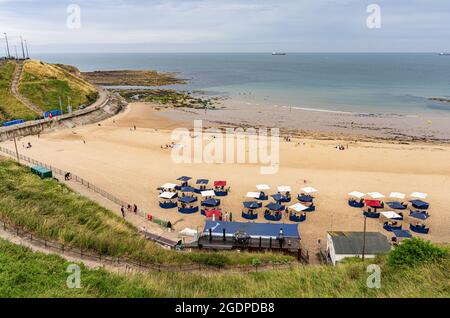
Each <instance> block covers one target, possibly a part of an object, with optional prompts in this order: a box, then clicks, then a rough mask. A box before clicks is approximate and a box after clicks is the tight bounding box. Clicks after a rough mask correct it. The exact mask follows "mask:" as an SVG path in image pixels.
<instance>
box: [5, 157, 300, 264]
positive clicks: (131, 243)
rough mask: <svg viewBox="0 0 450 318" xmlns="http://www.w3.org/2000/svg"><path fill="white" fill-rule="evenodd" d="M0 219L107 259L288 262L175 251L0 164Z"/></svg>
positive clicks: (25, 171)
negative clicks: (162, 247) (162, 246)
mask: <svg viewBox="0 0 450 318" xmlns="http://www.w3.org/2000/svg"><path fill="white" fill-rule="evenodd" d="M0 180H1V182H0V217H1V218H2V219H6V220H8V221H9V222H11V223H12V224H15V225H18V226H21V227H23V228H25V229H27V230H28V231H29V232H31V233H33V234H35V235H37V236H39V237H41V238H45V239H49V240H53V241H57V242H59V243H63V244H65V245H67V246H73V247H77V248H83V249H84V250H92V251H95V252H98V253H102V254H103V255H109V256H113V257H118V256H120V257H129V258H131V259H133V260H136V261H137V260H142V261H143V262H146V263H158V264H167V263H170V264H185V263H201V264H209V265H217V266H219V265H233V264H252V263H253V262H255V260H258V261H261V262H263V263H268V262H270V261H276V262H286V261H292V260H293V258H292V257H287V256H283V255H281V254H272V253H261V254H250V253H234V252H223V253H214V254H211V253H206V252H205V253H203V252H191V253H189V252H175V251H168V250H165V249H161V248H159V247H158V246H157V245H155V244H154V243H152V242H150V241H147V240H145V239H143V238H142V236H141V235H140V234H139V233H138V231H137V229H136V228H135V227H133V226H132V225H131V224H129V223H128V222H126V221H125V220H123V219H122V218H120V217H119V216H117V215H115V214H114V213H113V212H111V211H109V210H107V209H105V208H103V207H101V206H100V205H98V204H97V203H95V202H93V201H91V200H89V199H87V198H85V197H83V196H81V195H79V194H77V193H75V192H74V191H72V190H71V189H69V188H68V187H66V186H65V185H64V184H61V183H58V182H57V181H55V180H52V179H47V180H41V179H40V178H39V177H37V176H35V175H33V174H32V173H31V172H30V169H29V168H27V167H24V166H20V165H18V164H16V163H15V162H13V161H11V160H0Z"/></svg>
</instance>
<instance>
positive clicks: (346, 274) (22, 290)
mask: <svg viewBox="0 0 450 318" xmlns="http://www.w3.org/2000/svg"><path fill="white" fill-rule="evenodd" d="M371 263H376V264H378V265H379V266H380V267H381V288H368V287H367V284H366V282H367V278H368V276H369V275H370V273H367V272H366V269H367V266H368V265H369V264H371ZM68 265H69V263H68V262H67V261H65V260H63V259H62V258H60V257H58V256H54V255H44V254H41V253H33V252H32V251H31V250H29V249H27V248H24V247H21V246H16V245H13V244H11V243H7V242H5V241H4V240H1V239H0V297H232V298H239V297H255V298H262V297H450V284H449V282H450V271H449V268H450V259H449V257H448V255H447V256H446V257H444V258H441V259H439V260H435V261H421V262H420V263H417V264H416V266H414V267H401V268H397V267H392V266H390V265H388V264H387V263H386V257H379V258H377V259H375V260H366V261H365V262H362V261H359V262H351V263H348V264H341V265H339V266H337V267H331V266H298V267H296V268H295V269H293V270H284V271H267V272H258V273H240V274H238V273H220V274H219V273H218V274H196V273H191V274H189V275H186V274H185V273H158V272H150V273H142V274H128V275H125V274H113V273H110V272H106V271H105V270H102V269H101V270H100V269H99V270H89V269H86V268H85V267H84V266H82V265H81V266H80V267H81V277H80V278H81V288H79V289H69V288H68V287H67V285H66V282H67V277H68V275H69V274H68V273H67V272H66V269H67V267H68Z"/></svg>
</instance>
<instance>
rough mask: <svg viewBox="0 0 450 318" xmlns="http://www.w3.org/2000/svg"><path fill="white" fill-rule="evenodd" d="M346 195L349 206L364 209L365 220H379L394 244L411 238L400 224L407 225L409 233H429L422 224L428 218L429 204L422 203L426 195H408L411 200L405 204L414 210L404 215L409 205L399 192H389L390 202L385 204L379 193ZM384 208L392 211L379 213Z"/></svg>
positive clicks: (382, 196) (404, 195)
mask: <svg viewBox="0 0 450 318" xmlns="http://www.w3.org/2000/svg"><path fill="white" fill-rule="evenodd" d="M348 195H349V199H348V204H349V206H351V207H353V208H363V209H364V208H365V209H364V210H363V211H362V214H363V216H364V217H366V218H369V219H381V222H382V226H383V229H385V230H386V231H388V232H391V233H393V235H394V236H393V241H395V242H396V239H397V238H409V237H411V236H412V235H411V233H410V232H409V231H408V230H404V229H403V228H402V226H403V225H402V222H408V223H409V230H411V232H414V233H419V234H428V233H429V230H430V228H429V227H428V226H427V225H426V224H425V223H424V221H425V220H427V219H428V218H429V217H430V214H429V213H428V211H427V210H428V209H429V207H430V204H429V203H428V202H426V201H424V200H425V199H426V198H427V196H428V195H427V194H426V193H422V192H413V193H411V194H410V195H409V197H410V198H411V199H410V200H409V201H407V202H409V203H411V206H412V208H414V210H413V209H411V210H410V212H409V214H405V213H404V211H405V210H406V209H407V208H408V205H409V204H408V203H407V202H406V201H405V200H406V194H404V193H401V192H391V193H390V195H389V198H390V201H389V202H387V203H386V204H385V203H384V201H383V199H384V198H385V196H384V195H383V194H382V193H379V192H370V193H367V194H366V193H363V192H360V191H353V192H350V193H349V194H348ZM366 197H368V198H366ZM386 206H387V207H389V208H390V209H392V210H391V211H379V210H384V208H385V207H386ZM394 238H395V240H394Z"/></svg>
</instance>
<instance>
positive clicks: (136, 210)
mask: <svg viewBox="0 0 450 318" xmlns="http://www.w3.org/2000/svg"><path fill="white" fill-rule="evenodd" d="M133 212H134V214H137V212H138V207H137V205H136V204H134V205H133Z"/></svg>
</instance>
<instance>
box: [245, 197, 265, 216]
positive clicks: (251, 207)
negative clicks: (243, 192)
mask: <svg viewBox="0 0 450 318" xmlns="http://www.w3.org/2000/svg"><path fill="white" fill-rule="evenodd" d="M243 204H244V210H242V217H243V218H244V219H246V220H256V219H257V218H258V212H257V211H255V210H256V209H259V208H261V207H262V203H261V202H257V201H247V202H244V203H243Z"/></svg>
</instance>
